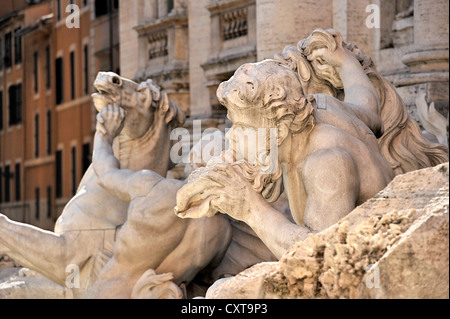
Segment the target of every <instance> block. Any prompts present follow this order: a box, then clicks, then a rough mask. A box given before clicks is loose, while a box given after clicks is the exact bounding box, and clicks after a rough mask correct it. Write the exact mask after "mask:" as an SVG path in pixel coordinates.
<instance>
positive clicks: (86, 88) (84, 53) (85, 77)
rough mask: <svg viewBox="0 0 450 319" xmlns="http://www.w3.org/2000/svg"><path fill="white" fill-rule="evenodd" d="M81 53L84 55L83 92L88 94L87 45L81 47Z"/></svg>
mask: <svg viewBox="0 0 450 319" xmlns="http://www.w3.org/2000/svg"><path fill="white" fill-rule="evenodd" d="M83 55H84V67H83V72H84V73H83V74H84V94H85V95H88V94H89V48H88V46H87V45H85V46H84V47H83Z"/></svg>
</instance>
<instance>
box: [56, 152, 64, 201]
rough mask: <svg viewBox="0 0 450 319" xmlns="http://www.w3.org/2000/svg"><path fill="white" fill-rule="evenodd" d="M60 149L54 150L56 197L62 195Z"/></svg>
mask: <svg viewBox="0 0 450 319" xmlns="http://www.w3.org/2000/svg"><path fill="white" fill-rule="evenodd" d="M62 155H63V153H62V151H57V152H56V197H57V198H61V197H62V196H63V180H62V178H63V172H62V169H63V167H62Z"/></svg>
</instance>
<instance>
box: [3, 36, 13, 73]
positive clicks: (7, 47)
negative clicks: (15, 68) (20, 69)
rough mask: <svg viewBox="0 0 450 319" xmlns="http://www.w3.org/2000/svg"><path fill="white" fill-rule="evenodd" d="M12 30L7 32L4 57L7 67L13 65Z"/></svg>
mask: <svg viewBox="0 0 450 319" xmlns="http://www.w3.org/2000/svg"><path fill="white" fill-rule="evenodd" d="M11 50H12V48H11V32H9V33H7V34H5V56H4V58H3V61H4V64H5V67H6V68H10V67H11V65H12V52H11Z"/></svg>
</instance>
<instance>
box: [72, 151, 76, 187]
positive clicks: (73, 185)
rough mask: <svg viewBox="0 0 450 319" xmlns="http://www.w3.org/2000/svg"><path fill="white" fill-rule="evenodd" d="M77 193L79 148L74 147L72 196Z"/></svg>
mask: <svg viewBox="0 0 450 319" xmlns="http://www.w3.org/2000/svg"><path fill="white" fill-rule="evenodd" d="M76 192H77V148H76V147H75V146H74V147H72V195H75V193H76Z"/></svg>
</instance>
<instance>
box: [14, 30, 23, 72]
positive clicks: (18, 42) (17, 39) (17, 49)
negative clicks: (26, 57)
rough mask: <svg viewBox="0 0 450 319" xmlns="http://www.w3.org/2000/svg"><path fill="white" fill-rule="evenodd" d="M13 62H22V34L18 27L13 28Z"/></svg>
mask: <svg viewBox="0 0 450 319" xmlns="http://www.w3.org/2000/svg"><path fill="white" fill-rule="evenodd" d="M14 63H15V64H19V63H22V36H21V35H20V27H19V28H17V29H15V30H14Z"/></svg>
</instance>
